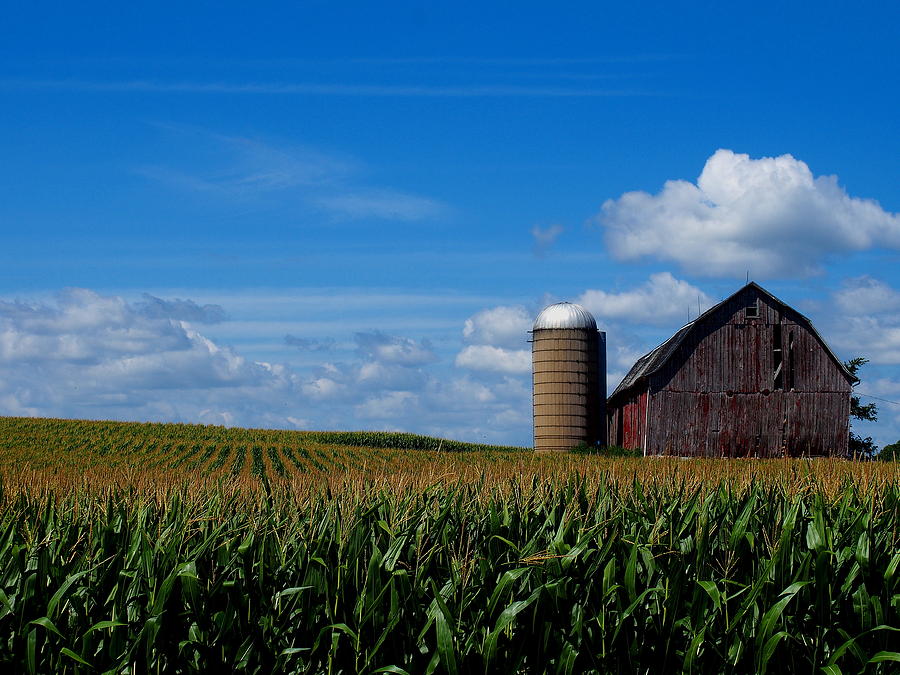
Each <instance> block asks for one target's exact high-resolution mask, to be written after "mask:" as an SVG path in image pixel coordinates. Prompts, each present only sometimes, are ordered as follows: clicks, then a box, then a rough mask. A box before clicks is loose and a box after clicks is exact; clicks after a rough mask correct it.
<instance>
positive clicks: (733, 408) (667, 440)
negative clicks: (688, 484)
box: [643, 390, 848, 457]
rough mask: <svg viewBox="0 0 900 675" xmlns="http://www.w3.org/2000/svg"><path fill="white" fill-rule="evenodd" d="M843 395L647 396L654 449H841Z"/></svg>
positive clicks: (717, 452) (789, 452)
mask: <svg viewBox="0 0 900 675" xmlns="http://www.w3.org/2000/svg"><path fill="white" fill-rule="evenodd" d="M847 413H848V402H847V395H846V394H841V393H822V394H811V393H808V392H771V393H769V394H764V393H734V394H731V395H729V394H727V393H722V392H713V393H694V392H674V391H666V390H663V391H660V392H657V393H656V394H654V395H653V396H652V397H651V405H650V420H651V423H650V440H649V442H648V444H647V445H646V446H643V447H647V448H648V451H649V452H651V453H653V454H666V455H687V456H705V457H784V456H799V455H831V454H841V453H843V451H844V450H845V449H846V446H847V433H848V415H847Z"/></svg>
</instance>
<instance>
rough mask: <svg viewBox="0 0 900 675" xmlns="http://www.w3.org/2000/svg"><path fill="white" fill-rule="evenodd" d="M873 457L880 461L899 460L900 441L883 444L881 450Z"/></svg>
mask: <svg viewBox="0 0 900 675" xmlns="http://www.w3.org/2000/svg"><path fill="white" fill-rule="evenodd" d="M875 459H880V460H881V461H882V462H898V461H900V441H897V442H896V443H891V444H890V445H886V446H884V447H883V448H882V449H881V452H879V453H878V454H877V455H875Z"/></svg>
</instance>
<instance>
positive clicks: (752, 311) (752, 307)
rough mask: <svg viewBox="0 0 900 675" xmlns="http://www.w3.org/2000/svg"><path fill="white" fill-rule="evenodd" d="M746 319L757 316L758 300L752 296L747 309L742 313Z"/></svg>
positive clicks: (756, 317)
mask: <svg viewBox="0 0 900 675" xmlns="http://www.w3.org/2000/svg"><path fill="white" fill-rule="evenodd" d="M744 315H745V316H746V317H747V318H748V319H758V318H759V301H758V300H756V299H755V298H754V300H753V302H752V303H750V304H749V305H747V311H746V313H745V314H744Z"/></svg>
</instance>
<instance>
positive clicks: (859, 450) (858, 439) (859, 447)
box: [844, 356, 878, 459]
mask: <svg viewBox="0 0 900 675" xmlns="http://www.w3.org/2000/svg"><path fill="white" fill-rule="evenodd" d="M868 362H869V359H867V358H865V357H862V356H857V357H856V358H855V359H850V360H849V361H847V362H846V363H844V366H845V367H846V368H847V370H849V371H850V374H851V375H853V377H856V373H858V372H859V369H860V368H861V367H862V366H864V365H866V364H867V363H868ZM856 383H857V384H859V378H858V377H857V379H856ZM855 386H856V385H854V387H855ZM850 418H851V419H857V420H861V421H863V422H874V421H875V420H877V419H878V406H876V405H875V404H874V403H867V404H865V405H863V404H862V403H860V401H859V396H855V395H852V394H851V396H850ZM851 425H852V423H851ZM848 451H849V454H850V456H851V457H864V458H867V459H868V458H871V457H873V456H874V455H875V454H876V453H877V452H878V446H876V445H875V443H874V441H872V437H871V436H867V437H866V438H863V437H862V436H859V435H857V434H855V433H854V432H853V431H852V428H851V431H850V445H849V448H848Z"/></svg>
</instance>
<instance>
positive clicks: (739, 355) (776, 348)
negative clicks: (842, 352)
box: [642, 288, 851, 457]
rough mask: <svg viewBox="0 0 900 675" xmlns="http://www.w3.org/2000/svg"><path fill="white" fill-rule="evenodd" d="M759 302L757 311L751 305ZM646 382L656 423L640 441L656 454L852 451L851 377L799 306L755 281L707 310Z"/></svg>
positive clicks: (651, 416) (770, 454)
mask: <svg viewBox="0 0 900 675" xmlns="http://www.w3.org/2000/svg"><path fill="white" fill-rule="evenodd" d="M754 304H756V306H758V314H759V316H758V317H753V316H748V313H747V307H748V306H750V307H752V306H754ZM779 363H780V368H779ZM648 386H649V394H650V414H649V420H650V425H649V427H650V429H649V433H648V435H649V438H648V439H647V445H645V446H642V447H646V448H647V450H648V452H651V453H655V454H656V453H659V454H677V455H706V456H746V455H749V456H757V457H778V456H784V455H801V454H803V455H823V454H824V455H830V454H842V453H843V452H845V451H846V447H847V434H848V413H849V405H850V389H851V387H850V383H849V382H848V381H847V378H846V376H845V375H844V373H843V371H842V370H841V368H840V367H839V366H838V365H837V363H835V361H834V360H833V359H832V358H831V357H830V356H829V354H828V352H827V350H826V349H825V348H824V347H823V345H822V343H821V342H820V341H819V339H818V338H817V337H816V336H815V334H814V333H813V331H812V330H811V327H810V326H809V324H808V322H807V321H806V320H805V319H804V318H803V317H802V316H801V315H800V314H798V313H797V312H795V311H794V310H792V309H790V308H788V307H784V306H782V305H779V304H777V303H775V302H773V301H772V300H771V299H770V298H769V297H768V296H766V295H763V294H761V293H758V292H757V291H755V290H754V289H752V288H747V289H745V290H744V292H742V293H739V294H737V295H736V296H735V297H733V298H731V299H730V300H729V301H727V302H725V303H723V304H722V306H721V307H719V308H718V309H717V310H716V311H714V312H712V313H711V314H710V315H708V316H707V317H705V318H704V319H703V323H702V324H699V325H697V326H696V327H695V328H694V330H693V331H692V333H691V334H690V335H689V336H688V338H687V339H686V340H685V341H684V342H683V343H682V344H681V345H680V346H679V347H678V348H677V350H676V351H675V352H674V353H673V355H672V356H671V358H670V359H669V360H668V362H667V363H666V364H665V365H664V366H663V367H662V368H661V369H660V370H659V371H657V372H656V373H654V374H653V375H651V376H650V378H649V382H648Z"/></svg>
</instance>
